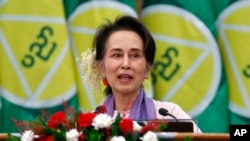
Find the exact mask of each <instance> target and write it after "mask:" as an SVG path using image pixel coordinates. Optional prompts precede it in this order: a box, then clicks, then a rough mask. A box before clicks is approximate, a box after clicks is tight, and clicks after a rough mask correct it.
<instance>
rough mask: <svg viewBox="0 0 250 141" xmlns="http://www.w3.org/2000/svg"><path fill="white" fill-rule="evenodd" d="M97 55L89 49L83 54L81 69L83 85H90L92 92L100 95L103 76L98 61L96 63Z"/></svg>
mask: <svg viewBox="0 0 250 141" xmlns="http://www.w3.org/2000/svg"><path fill="white" fill-rule="evenodd" d="M95 56H96V53H95V51H93V50H91V48H88V49H87V50H86V51H84V52H82V53H81V58H80V67H81V70H82V71H83V75H82V83H83V84H86V83H87V84H88V86H89V88H90V90H91V92H93V93H97V94H98V93H100V91H101V86H100V80H101V78H102V77H101V74H100V72H99V71H98V69H97V66H96V61H95Z"/></svg>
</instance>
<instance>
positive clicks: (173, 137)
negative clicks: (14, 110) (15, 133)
mask: <svg viewBox="0 0 250 141" xmlns="http://www.w3.org/2000/svg"><path fill="white" fill-rule="evenodd" d="M7 136H8V134H6V133H0V141H5V140H6V139H7ZM157 137H158V138H159V139H160V140H161V141H185V140H186V139H190V140H191V141H229V134H228V133H178V132H161V133H157Z"/></svg>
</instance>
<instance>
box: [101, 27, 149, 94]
mask: <svg viewBox="0 0 250 141" xmlns="http://www.w3.org/2000/svg"><path fill="white" fill-rule="evenodd" d="M99 70H100V71H101V74H102V76H103V77H106V78H107V80H108V83H109V85H110V86H111V88H112V91H113V93H118V94H138V93H139V90H140V87H141V85H142V82H143V80H144V79H145V78H146V77H148V73H149V70H150V68H149V66H148V65H147V61H146V58H145V56H144V52H143V42H142V39H141V38H140V36H139V35H138V34H137V33H135V32H133V31H125V30H121V31H116V32H114V33H112V34H111V35H110V37H109V38H108V40H107V43H106V48H105V55H104V60H103V62H102V63H101V64H100V65H99Z"/></svg>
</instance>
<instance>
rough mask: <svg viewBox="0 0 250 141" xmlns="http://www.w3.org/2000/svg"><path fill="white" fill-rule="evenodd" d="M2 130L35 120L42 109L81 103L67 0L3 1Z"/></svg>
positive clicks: (0, 34) (0, 50)
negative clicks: (69, 34)
mask: <svg viewBox="0 0 250 141" xmlns="http://www.w3.org/2000/svg"><path fill="white" fill-rule="evenodd" d="M0 60H1V61H0V96H1V113H0V125H1V126H0V132H16V129H15V126H14V122H13V121H12V120H11V118H15V119H17V120H24V119H25V120H31V119H33V118H35V117H36V116H37V114H40V110H41V109H42V108H44V109H47V110H48V111H51V112H53V111H57V110H60V109H63V107H62V106H61V104H62V101H66V102H68V103H69V104H70V105H74V106H76V108H77V106H78V103H77V97H76V93H77V87H76V77H75V63H74V60H75V59H74V57H73V56H72V52H71V50H70V46H69V38H68V34H67V26H66V21H65V15H64V7H63V3H62V2H61V1H55V0H54V1H51V0H37V1H33V0H25V1H20V0H8V1H5V2H4V1H1V3H0Z"/></svg>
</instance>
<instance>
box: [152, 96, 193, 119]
mask: <svg viewBox="0 0 250 141" xmlns="http://www.w3.org/2000/svg"><path fill="white" fill-rule="evenodd" d="M153 101H154V105H155V109H156V112H157V117H160V118H162V116H161V115H160V114H159V113H158V111H159V109H160V108H164V109H166V110H167V111H168V112H169V113H171V114H172V115H174V116H176V117H177V118H180V119H190V118H191V117H190V116H189V115H188V114H187V113H186V112H185V111H184V110H183V109H182V108H181V107H180V106H179V105H178V104H176V103H173V102H167V101H158V100H153Z"/></svg>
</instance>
